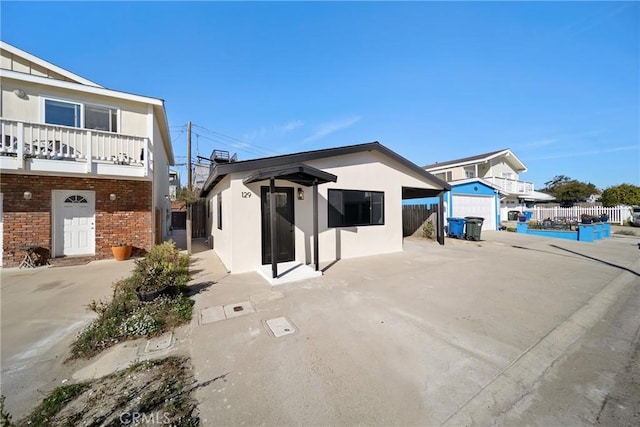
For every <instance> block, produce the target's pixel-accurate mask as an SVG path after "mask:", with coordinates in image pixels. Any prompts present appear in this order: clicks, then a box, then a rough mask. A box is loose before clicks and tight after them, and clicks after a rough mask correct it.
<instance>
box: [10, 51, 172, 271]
mask: <svg viewBox="0 0 640 427" xmlns="http://www.w3.org/2000/svg"><path fill="white" fill-rule="evenodd" d="M0 78H1V83H0V86H1V97H0V131H1V135H0V168H1V176H0V243H1V246H2V260H3V262H4V264H3V265H4V266H5V267H11V266H15V265H18V264H19V263H20V261H21V259H23V256H24V255H25V248H26V247H36V248H38V249H39V250H42V251H44V252H45V253H46V255H47V256H48V257H53V258H64V257H72V256H73V257H78V256H79V257H86V258H109V257H112V254H111V247H112V246H115V245H118V244H120V243H125V244H128V245H132V246H134V247H136V248H139V249H141V250H148V249H150V248H151V246H153V244H154V243H158V242H160V241H162V240H164V239H165V238H166V237H167V234H168V231H169V224H170V223H169V219H170V204H169V197H168V194H169V166H170V165H172V164H173V163H174V157H173V149H172V147H171V138H170V135H169V129H168V125H167V117H166V112H165V107H164V101H163V100H162V99H158V98H153V97H148V96H143V95H135V94H131V93H127V92H122V91H118V90H113V89H108V88H106V87H104V86H101V85H100V84H98V83H95V82H93V81H90V80H88V79H86V78H84V77H81V76H79V75H77V74H75V73H73V72H70V71H68V70H65V69H63V68H61V67H59V66H56V65H54V64H52V63H50V62H48V61H45V60H44V59H41V58H38V57H36V56H35V55H32V54H30V53H28V52H25V51H23V50H21V49H19V48H17V47H15V46H12V45H10V44H8V43H5V42H0ZM2 232H4V233H2Z"/></svg>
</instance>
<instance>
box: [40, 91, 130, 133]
mask: <svg viewBox="0 0 640 427" xmlns="http://www.w3.org/2000/svg"><path fill="white" fill-rule="evenodd" d="M44 122H45V123H48V124H52V125H62V126H71V127H77V128H85V129H96V130H103V131H107V132H117V131H118V110H117V109H115V108H109V107H102V106H99V105H90V104H80V103H74V102H67V101H57V100H53V99H45V100H44Z"/></svg>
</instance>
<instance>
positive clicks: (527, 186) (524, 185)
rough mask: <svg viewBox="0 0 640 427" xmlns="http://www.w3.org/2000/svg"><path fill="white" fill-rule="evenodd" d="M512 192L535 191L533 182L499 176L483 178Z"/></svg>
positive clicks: (525, 192) (527, 192)
mask: <svg viewBox="0 0 640 427" xmlns="http://www.w3.org/2000/svg"><path fill="white" fill-rule="evenodd" d="M483 179H486V180H487V181H489V182H491V183H492V184H494V185H495V186H497V187H500V189H502V190H504V191H506V192H507V193H510V194H529V193H532V192H533V182H526V181H518V180H517V179H510V178H500V177H497V176H492V177H487V178H483Z"/></svg>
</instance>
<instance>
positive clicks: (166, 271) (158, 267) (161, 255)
mask: <svg viewBox="0 0 640 427" xmlns="http://www.w3.org/2000/svg"><path fill="white" fill-rule="evenodd" d="M135 263H136V266H135V269H134V274H133V278H132V279H133V280H134V281H135V284H136V287H138V288H139V289H140V290H141V291H156V290H160V289H164V288H166V287H169V286H176V287H178V288H181V287H184V286H185V285H186V284H187V282H188V281H189V255H187V254H180V252H179V251H178V249H177V248H176V247H175V244H174V243H173V242H171V241H169V242H164V243H162V244H161V245H156V246H154V247H153V248H152V249H151V251H149V253H147V255H145V257H144V258H142V259H139V260H136V262H135Z"/></svg>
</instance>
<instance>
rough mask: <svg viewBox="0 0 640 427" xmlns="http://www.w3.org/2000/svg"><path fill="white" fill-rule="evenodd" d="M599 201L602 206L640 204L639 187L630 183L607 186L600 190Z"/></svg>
mask: <svg viewBox="0 0 640 427" xmlns="http://www.w3.org/2000/svg"><path fill="white" fill-rule="evenodd" d="M600 201H601V202H602V204H603V205H604V206H618V205H640V187H638V186H636V185H631V184H620V185H615V186H613V187H609V188H607V189H605V190H604V191H603V192H602V198H601V199H600Z"/></svg>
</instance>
